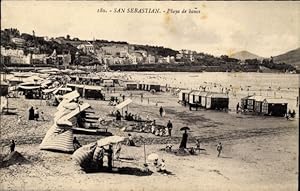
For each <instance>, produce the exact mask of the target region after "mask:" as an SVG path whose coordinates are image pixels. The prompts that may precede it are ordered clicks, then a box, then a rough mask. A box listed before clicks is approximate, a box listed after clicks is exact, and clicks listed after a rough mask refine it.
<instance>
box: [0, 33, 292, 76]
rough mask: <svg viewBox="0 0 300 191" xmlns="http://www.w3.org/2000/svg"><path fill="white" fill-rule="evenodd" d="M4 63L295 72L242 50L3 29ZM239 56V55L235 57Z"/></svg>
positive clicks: (136, 69)
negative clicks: (215, 53) (202, 49)
mask: <svg viewBox="0 0 300 191" xmlns="http://www.w3.org/2000/svg"><path fill="white" fill-rule="evenodd" d="M1 55H2V56H1V64H5V65H20V64H21V65H24V66H31V65H48V66H63V67H69V66H70V67H71V66H72V65H73V66H84V67H87V68H88V69H98V66H103V68H105V69H109V68H110V69H113V70H124V71H125V70H126V71H162V70H163V71H179V72H180V71H220V72H221V71H248V72H256V71H260V68H261V67H265V68H270V69H272V70H277V71H280V72H286V71H292V70H294V67H292V66H290V65H287V64H285V63H280V64H277V63H276V62H275V61H274V60H270V59H263V60H261V57H259V56H257V55H254V54H252V53H249V52H247V51H242V52H240V53H236V54H235V55H231V57H229V56H226V55H222V56H220V57H217V56H213V55H210V54H206V53H203V52H196V51H193V50H186V49H185V50H173V49H171V48H167V47H162V46H149V45H139V44H130V43H128V42H124V41H108V40H99V39H94V40H82V39H79V38H76V37H72V38H71V36H70V35H66V37H64V36H61V37H50V38H49V37H47V36H43V37H41V36H36V35H35V33H34V31H33V33H32V34H26V33H20V32H19V31H18V30H17V29H12V28H11V29H4V30H1ZM234 57H236V58H234Z"/></svg>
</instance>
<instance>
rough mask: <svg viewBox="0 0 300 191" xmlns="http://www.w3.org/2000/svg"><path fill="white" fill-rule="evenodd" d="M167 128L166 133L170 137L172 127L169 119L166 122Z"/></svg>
mask: <svg viewBox="0 0 300 191" xmlns="http://www.w3.org/2000/svg"><path fill="white" fill-rule="evenodd" d="M167 128H168V132H169V133H168V134H169V136H170V137H171V133H172V129H173V124H172V123H171V120H169V122H168V124H167Z"/></svg>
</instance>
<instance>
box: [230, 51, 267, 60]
mask: <svg viewBox="0 0 300 191" xmlns="http://www.w3.org/2000/svg"><path fill="white" fill-rule="evenodd" d="M229 57H230V58H235V59H239V60H247V59H258V60H262V59H263V57H260V56H258V55H256V54H253V53H251V52H248V51H245V50H244V51H240V52H236V53H233V54H231V55H229Z"/></svg>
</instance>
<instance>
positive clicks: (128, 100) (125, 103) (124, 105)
mask: <svg viewBox="0 0 300 191" xmlns="http://www.w3.org/2000/svg"><path fill="white" fill-rule="evenodd" d="M130 103H132V100H131V99H126V100H125V101H123V102H122V103H119V104H118V105H116V106H115V108H116V109H118V110H120V109H123V108H124V107H126V106H128V105H129V104H130Z"/></svg>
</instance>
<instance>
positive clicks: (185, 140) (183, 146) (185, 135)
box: [179, 130, 188, 149]
mask: <svg viewBox="0 0 300 191" xmlns="http://www.w3.org/2000/svg"><path fill="white" fill-rule="evenodd" d="M187 139H188V134H187V130H185V131H184V133H183V134H182V139H181V143H180V145H179V148H180V149H181V148H183V149H185V148H186V143H187Z"/></svg>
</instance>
